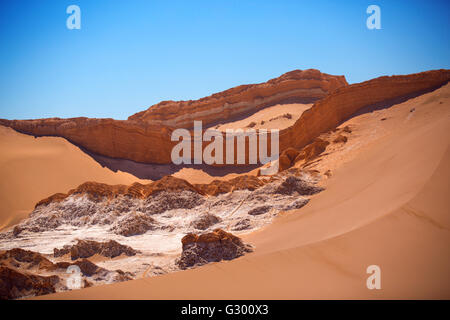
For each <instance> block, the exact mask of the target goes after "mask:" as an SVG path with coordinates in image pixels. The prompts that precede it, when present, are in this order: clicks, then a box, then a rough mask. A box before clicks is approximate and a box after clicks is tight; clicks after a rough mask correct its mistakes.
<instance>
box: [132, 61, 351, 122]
mask: <svg viewBox="0 0 450 320" xmlns="http://www.w3.org/2000/svg"><path fill="white" fill-rule="evenodd" d="M345 85H347V81H346V80H345V77H344V76H332V75H329V74H326V73H321V72H320V71H319V70H315V69H308V70H294V71H291V72H287V73H285V74H283V75H281V76H280V77H278V78H275V79H271V80H269V81H267V82H264V83H259V84H249V85H241V86H237V87H234V88H231V89H228V90H225V91H222V92H219V93H215V94H213V95H211V96H209V97H205V98H202V99H199V100H189V101H162V102H160V103H158V104H155V105H153V106H151V107H150V108H148V109H147V110H145V111H142V112H139V113H136V114H134V115H132V116H130V117H129V118H128V120H137V121H145V122H147V123H149V124H158V125H163V126H170V127H176V128H191V127H192V125H193V121H194V120H201V121H202V122H203V125H204V126H211V125H214V124H217V123H219V122H228V121H230V120H231V119H236V118H239V117H243V116H246V115H248V114H253V113H255V112H256V111H258V110H260V109H262V108H264V107H267V106H271V105H275V104H281V103H311V102H314V101H317V100H319V99H322V98H323V97H325V96H326V95H327V94H328V93H329V92H331V91H333V90H335V89H337V88H339V87H342V86H345Z"/></svg>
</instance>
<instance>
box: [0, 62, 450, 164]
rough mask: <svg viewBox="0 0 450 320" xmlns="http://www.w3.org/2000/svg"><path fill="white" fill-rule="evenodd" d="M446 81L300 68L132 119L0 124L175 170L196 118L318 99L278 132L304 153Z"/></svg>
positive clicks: (433, 74) (224, 117)
mask: <svg viewBox="0 0 450 320" xmlns="http://www.w3.org/2000/svg"><path fill="white" fill-rule="evenodd" d="M449 79H450V70H434V71H427V72H422V73H417V74H410V75H405V76H391V77H380V78H376V79H373V80H369V81H365V82H362V83H357V84H352V85H347V84H346V82H345V79H344V78H343V77H336V76H330V75H325V74H322V73H320V72H319V71H317V70H306V71H298V70H297V71H292V72H289V73H287V74H285V75H282V76H281V77H279V78H276V79H273V80H270V81H268V82H266V83H263V84H258V85H249V86H239V87H236V88H232V89H229V90H226V91H224V92H221V93H217V94H215V95H212V96H210V97H207V98H203V99H200V100H196V101H185V102H162V103H160V104H158V105H155V106H152V107H151V108H150V109H148V110H146V111H143V112H141V113H137V114H135V115H133V116H131V117H130V118H129V120H113V119H88V118H72V119H59V118H51V119H39V120H4V119H0V124H1V125H4V126H8V127H12V128H13V129H15V130H17V131H19V132H23V133H27V134H32V135H35V136H60V137H64V138H66V139H67V140H69V141H71V142H73V143H74V144H76V145H79V146H81V147H83V148H85V149H86V150H87V151H90V152H92V153H94V154H98V155H101V156H106V157H110V158H117V159H129V160H133V161H136V162H141V163H152V164H170V163H171V157H170V155H171V151H172V148H173V146H174V145H175V144H176V143H175V142H172V141H171V139H170V137H171V133H172V131H173V130H174V128H176V127H180V126H181V127H189V126H192V120H194V119H195V120H203V121H204V124H212V123H215V122H217V121H222V122H225V121H230V120H232V118H233V117H238V116H242V115H243V114H244V113H247V112H249V113H253V112H255V111H256V110H258V109H260V108H263V107H264V106H267V105H272V104H275V103H281V102H286V101H291V100H292V99H294V100H298V99H301V98H305V97H308V98H309V99H311V98H312V99H321V100H318V101H316V103H315V104H314V105H313V107H312V108H310V109H309V110H307V111H306V112H304V113H303V114H302V116H301V117H300V119H298V120H297V121H296V122H295V124H294V125H293V126H292V127H290V128H287V129H284V130H282V131H281V132H280V152H281V151H283V150H285V149H287V148H289V147H293V148H302V147H304V146H305V145H307V144H308V143H311V142H312V141H313V140H314V139H315V138H316V137H318V136H319V135H320V134H321V133H323V132H326V131H328V130H332V129H334V128H336V127H337V126H338V125H339V124H340V123H342V122H343V121H344V120H346V119H348V118H349V117H350V116H352V115H353V114H355V113H356V112H362V111H363V110H364V109H365V108H374V107H383V106H388V105H390V104H392V103H394V102H399V101H401V99H407V98H409V97H413V96H415V95H418V94H421V93H424V92H427V91H431V90H433V89H435V88H438V87H439V86H442V85H444V84H446V83H447V82H448V81H449ZM327 94H328V95H327ZM174 126H175V127H174ZM204 127H205V126H204ZM206 145H207V144H206V143H204V144H203V146H204V147H205V146H206ZM224 149H225V148H224ZM225 156H226V154H225V155H224V157H225Z"/></svg>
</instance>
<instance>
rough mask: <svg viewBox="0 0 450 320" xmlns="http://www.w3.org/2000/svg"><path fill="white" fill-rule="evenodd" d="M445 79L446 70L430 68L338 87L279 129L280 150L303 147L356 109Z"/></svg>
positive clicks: (373, 106)
mask: <svg viewBox="0 0 450 320" xmlns="http://www.w3.org/2000/svg"><path fill="white" fill-rule="evenodd" d="M449 80H450V70H433V71H426V72H421V73H415V74H410V75H404V76H390V77H387V76H386V77H379V78H376V79H372V80H369V81H365V82H361V83H356V84H352V85H348V86H344V87H341V88H338V89H336V90H335V91H333V92H332V93H330V94H329V95H328V96H326V97H325V98H324V99H321V100H319V101H317V102H316V103H314V105H313V106H312V108H310V109H308V110H306V111H305V112H304V113H303V114H302V116H301V117H300V118H299V119H298V120H297V121H296V122H295V124H294V125H293V126H292V127H289V128H287V129H285V130H282V131H281V132H280V150H285V149H287V148H289V147H294V148H303V147H304V146H306V145H307V144H309V143H311V142H312V141H313V140H314V139H315V138H317V137H318V136H319V135H320V134H322V133H324V132H327V131H330V130H333V129H335V128H336V127H337V126H339V124H341V123H342V122H344V121H345V120H347V119H349V118H350V117H351V116H353V115H355V114H356V113H358V112H364V111H366V110H367V111H370V110H373V109H376V108H385V107H389V106H391V105H392V104H396V103H400V102H402V101H405V100H407V99H409V98H412V97H415V96H417V95H420V94H423V93H425V92H428V91H431V90H434V89H437V88H439V87H440V86H442V85H444V84H446V83H447V82H448V81H449Z"/></svg>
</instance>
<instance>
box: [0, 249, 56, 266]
mask: <svg viewBox="0 0 450 320" xmlns="http://www.w3.org/2000/svg"><path fill="white" fill-rule="evenodd" d="M0 264H3V265H7V266H12V267H15V268H18V267H20V268H23V269H31V268H34V267H36V268H37V269H51V268H52V267H53V263H52V262H51V261H50V260H48V259H47V258H45V257H44V256H43V255H41V254H40V253H37V252H33V251H30V250H24V249H21V248H14V249H11V250H6V251H2V252H0Z"/></svg>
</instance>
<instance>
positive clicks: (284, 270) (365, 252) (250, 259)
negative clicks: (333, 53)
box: [38, 85, 450, 299]
mask: <svg viewBox="0 0 450 320" xmlns="http://www.w3.org/2000/svg"><path fill="white" fill-rule="evenodd" d="M449 93H450V86H449V85H447V86H446V87H444V88H442V89H439V91H437V92H434V93H430V94H428V95H424V96H421V97H418V98H416V99H412V100H410V101H407V102H405V103H403V104H401V105H398V106H393V107H391V108H390V109H385V110H382V112H384V114H385V115H387V116H390V115H396V116H392V117H391V120H390V121H392V123H391V124H389V125H390V126H391V128H390V131H386V132H384V133H383V134H382V135H380V136H378V137H376V138H374V139H372V140H371V141H370V143H365V144H364V143H362V144H361V146H360V148H359V151H358V152H353V153H352V157H347V158H346V159H345V161H344V162H345V164H343V165H341V166H340V167H338V168H336V171H335V172H334V174H333V176H332V177H331V178H330V179H329V180H328V182H327V190H325V191H324V192H322V193H320V194H318V195H317V196H315V197H313V199H312V200H311V202H310V204H309V205H308V206H306V207H304V208H302V209H300V210H298V211H297V212H293V213H289V214H286V215H283V216H281V217H280V218H278V219H277V220H276V221H275V222H274V223H273V224H272V225H270V226H268V227H267V228H265V229H263V230H261V231H258V232H255V233H253V234H250V235H248V236H246V237H245V240H246V241H248V242H250V243H252V244H254V245H255V246H256V251H255V252H254V253H252V254H249V255H246V256H244V257H242V258H240V259H237V260H234V261H230V262H222V263H214V264H210V265H207V266H205V267H202V268H197V269H193V270H188V271H182V272H177V273H172V274H168V275H164V276H160V277H155V278H145V279H140V280H134V281H129V282H124V283H117V284H113V285H107V286H100V287H93V288H88V289H83V290H79V291H71V292H65V293H59V294H56V295H49V296H41V297H38V298H39V299H48V298H51V299H53V298H64V299H66V298H67V299H73V298H83V299H92V298H97V299H98V298H108V299H114V298H121V299H139V298H164V299H174V298H176V299H177V298H185V299H197V298H202V299H215V298H229V299H245V298H250V299H254V298H256V299H259V298H265V299H267V298H269V299H283V298H285V299H299V298H300V299H301V298H312V299H315V298H352V299H359V298H387V299H395V298H447V299H448V298H450V285H449V283H450V271H449V270H450V216H449V208H450V199H449V197H448V190H450V185H449V181H450V148H449V145H450V136H449V132H450V103H449V97H450V94H449ZM412 108H415V111H414V112H410V110H411V109H412ZM406 110H407V111H408V112H406ZM377 112H380V111H377ZM391 113H392V114H391ZM373 114H375V113H373ZM364 116H365V117H367V115H362V117H364ZM350 121H353V123H354V124H355V123H356V122H358V121H359V120H358V118H354V119H351V120H350ZM355 121H356V122H355ZM364 123H365V124H367V125H370V123H373V125H375V126H376V124H377V123H379V122H373V121H366V122H364V121H362V120H361V121H359V124H364ZM371 129H372V130H375V131H377V130H376V129H377V128H374V127H373V128H371ZM363 138H364V137H361V139H363ZM352 148H355V145H354V146H353V147H352ZM372 264H376V265H379V266H380V267H381V286H382V290H378V291H377V290H368V289H367V288H366V279H367V277H368V275H367V274H366V268H367V266H369V265H372Z"/></svg>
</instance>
